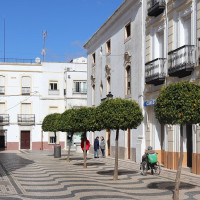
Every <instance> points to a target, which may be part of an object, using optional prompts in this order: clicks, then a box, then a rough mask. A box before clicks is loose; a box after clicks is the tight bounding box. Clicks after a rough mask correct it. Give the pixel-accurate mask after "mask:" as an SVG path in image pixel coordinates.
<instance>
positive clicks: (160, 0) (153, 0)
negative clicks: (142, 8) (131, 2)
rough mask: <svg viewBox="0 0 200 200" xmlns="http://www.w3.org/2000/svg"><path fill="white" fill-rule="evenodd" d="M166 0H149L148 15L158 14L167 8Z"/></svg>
mask: <svg viewBox="0 0 200 200" xmlns="http://www.w3.org/2000/svg"><path fill="white" fill-rule="evenodd" d="M165 6H166V3H165V1H164V0H148V5H147V7H148V16H154V17H156V16H158V15H160V14H161V13H162V12H163V11H164V10H165Z"/></svg>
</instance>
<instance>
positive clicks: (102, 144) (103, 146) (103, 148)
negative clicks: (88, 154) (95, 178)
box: [100, 136, 106, 158]
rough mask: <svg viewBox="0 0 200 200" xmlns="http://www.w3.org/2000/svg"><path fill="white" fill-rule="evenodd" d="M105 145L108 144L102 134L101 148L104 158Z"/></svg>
mask: <svg viewBox="0 0 200 200" xmlns="http://www.w3.org/2000/svg"><path fill="white" fill-rule="evenodd" d="M105 147H106V144H105V140H104V137H103V136H101V141H100V149H101V153H102V157H103V158H104V157H105Z"/></svg>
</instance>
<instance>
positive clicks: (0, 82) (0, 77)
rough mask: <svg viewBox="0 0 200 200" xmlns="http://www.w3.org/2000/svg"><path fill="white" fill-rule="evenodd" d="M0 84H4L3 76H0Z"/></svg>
mask: <svg viewBox="0 0 200 200" xmlns="http://www.w3.org/2000/svg"><path fill="white" fill-rule="evenodd" d="M0 86H5V77H4V76H0Z"/></svg>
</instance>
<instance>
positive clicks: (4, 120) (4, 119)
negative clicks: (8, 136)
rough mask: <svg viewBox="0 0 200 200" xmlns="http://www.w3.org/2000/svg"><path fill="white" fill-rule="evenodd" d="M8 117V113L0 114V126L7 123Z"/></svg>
mask: <svg viewBox="0 0 200 200" xmlns="http://www.w3.org/2000/svg"><path fill="white" fill-rule="evenodd" d="M9 122H10V118H9V115H8V114H0V126H5V125H9Z"/></svg>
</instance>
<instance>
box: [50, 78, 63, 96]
mask: <svg viewBox="0 0 200 200" xmlns="http://www.w3.org/2000/svg"><path fill="white" fill-rule="evenodd" d="M59 94H60V91H59V90H58V82H57V81H50V83H49V95H59Z"/></svg>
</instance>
